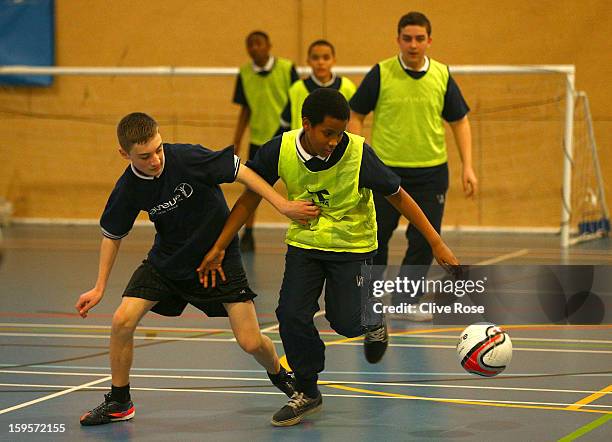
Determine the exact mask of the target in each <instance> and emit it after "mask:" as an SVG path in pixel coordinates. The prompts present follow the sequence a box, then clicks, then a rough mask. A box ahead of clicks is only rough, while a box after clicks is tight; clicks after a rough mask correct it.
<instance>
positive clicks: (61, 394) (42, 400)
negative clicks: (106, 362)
mask: <svg viewBox="0 0 612 442" xmlns="http://www.w3.org/2000/svg"><path fill="white" fill-rule="evenodd" d="M111 379H112V378H111V376H105V377H103V378H102V379H98V380H95V381H91V382H87V383H85V384H81V385H75V386H72V387H70V388H68V389H67V390H63V391H58V392H57V393H53V394H50V395H48V396H43V397H41V398H38V399H34V400H33V401H28V402H24V403H23V404H19V405H15V406H13V407H9V408H5V409H4V410H0V414H5V413H9V412H11V411H15V410H19V409H20V408H25V407H29V406H30V405H34V404H37V403H39V402H44V401H48V400H49V399H53V398H56V397H58V396H63V395H65V394H68V393H72V392H73V391H77V390H82V389H83V388H87V387H91V386H92V385H96V384H101V383H102V382H106V381H110V380H111ZM56 388H57V387H56Z"/></svg>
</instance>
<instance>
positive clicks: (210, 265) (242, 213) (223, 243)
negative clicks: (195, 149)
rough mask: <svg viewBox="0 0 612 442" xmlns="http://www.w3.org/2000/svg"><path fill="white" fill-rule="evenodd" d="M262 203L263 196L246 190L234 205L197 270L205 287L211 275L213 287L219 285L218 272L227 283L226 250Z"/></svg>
mask: <svg viewBox="0 0 612 442" xmlns="http://www.w3.org/2000/svg"><path fill="white" fill-rule="evenodd" d="M242 167H243V166H241V167H240V168H241V169H242ZM251 173H254V172H251ZM260 179H261V178H260ZM262 181H263V180H262ZM273 192H274V191H273ZM275 193H276V192H275ZM279 196H280V195H279ZM281 198H282V197H281ZM260 202H261V196H259V195H257V194H256V193H255V192H253V191H251V190H249V189H246V190H245V191H244V192H243V193H242V195H240V198H238V201H236V204H234V207H233V208H232V211H231V212H230V214H229V217H228V218H227V220H226V221H225V225H224V226H223V230H222V231H221V234H220V235H219V237H218V238H217V241H216V242H215V244H214V245H213V246H212V247H211V248H210V250H209V251H208V253H206V256H204V259H203V260H202V263H201V264H200V266H199V267H198V268H197V272H198V276H199V278H200V282H201V283H202V284H203V285H204V287H208V284H209V276H208V275H209V273H210V286H211V287H215V285H216V283H217V272H218V273H219V276H220V277H221V279H222V280H223V281H225V273H223V268H222V267H221V263H222V261H223V257H224V256H225V249H226V248H227V247H228V246H229V245H230V243H231V242H232V239H233V238H234V236H235V235H236V234H237V233H238V231H239V230H240V228H241V227H242V226H243V225H244V223H245V222H246V220H247V219H248V218H249V216H250V215H251V214H252V213H253V212H255V209H257V206H258V205H259V203H260Z"/></svg>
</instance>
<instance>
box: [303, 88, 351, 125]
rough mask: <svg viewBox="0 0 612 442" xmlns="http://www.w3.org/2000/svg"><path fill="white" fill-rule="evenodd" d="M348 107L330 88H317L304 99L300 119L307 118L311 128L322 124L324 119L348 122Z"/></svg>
mask: <svg viewBox="0 0 612 442" xmlns="http://www.w3.org/2000/svg"><path fill="white" fill-rule="evenodd" d="M350 116H351V110H350V108H349V105H348V103H347V101H346V98H344V95H342V94H341V93H340V92H338V91H337V90H335V89H331V88H319V89H316V90H314V91H313V92H311V93H310V95H308V97H306V100H304V104H303V105H302V117H306V118H308V121H310V124H311V125H312V126H316V125H317V124H320V123H322V122H323V120H324V119H325V117H332V118H335V119H337V120H344V121H348V119H349V117H350Z"/></svg>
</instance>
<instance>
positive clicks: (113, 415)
mask: <svg viewBox="0 0 612 442" xmlns="http://www.w3.org/2000/svg"><path fill="white" fill-rule="evenodd" d="M134 408H135V407H132V408H130V409H129V410H127V411H124V412H122V413H109V414H108V415H109V416H112V417H126V416H128V415H130V414H132V413H133V412H134Z"/></svg>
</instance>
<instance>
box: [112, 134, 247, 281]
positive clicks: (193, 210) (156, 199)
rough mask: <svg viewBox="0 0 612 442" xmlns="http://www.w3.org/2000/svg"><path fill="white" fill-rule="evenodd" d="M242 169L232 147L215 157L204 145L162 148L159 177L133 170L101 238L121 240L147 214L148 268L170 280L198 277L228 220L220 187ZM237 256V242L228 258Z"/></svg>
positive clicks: (117, 193) (120, 184)
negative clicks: (151, 231) (150, 230)
mask: <svg viewBox="0 0 612 442" xmlns="http://www.w3.org/2000/svg"><path fill="white" fill-rule="evenodd" d="M239 165H240V163H239V161H237V157H236V158H235V157H234V151H233V147H228V148H225V149H223V150H221V151H212V150H209V149H207V148H205V147H202V146H200V145H193V144H164V166H163V170H162V172H161V174H160V175H159V177H148V176H146V175H144V174H142V173H141V172H139V171H138V170H137V169H135V168H134V167H133V165H130V166H128V167H127V168H126V170H125V172H124V173H123V175H122V176H121V177H120V178H119V180H118V181H117V183H116V184H115V189H114V190H113V192H112V193H111V195H110V197H109V199H108V202H107V203H106V207H105V209H104V213H103V214H102V217H101V219H100V226H101V228H102V233H103V235H104V236H106V237H107V238H110V239H120V238H123V237H124V236H126V235H127V234H128V233H129V232H130V230H131V229H132V226H133V225H134V221H135V220H136V217H137V216H138V213H139V212H140V211H141V210H142V211H145V212H147V213H148V215H149V219H150V220H151V221H152V222H153V223H154V224H155V230H156V235H155V242H154V244H153V247H152V248H151V250H150V251H149V254H148V260H149V262H150V263H151V264H152V265H153V266H154V267H155V268H157V269H158V270H159V271H160V272H161V273H163V274H164V276H166V277H168V278H170V279H177V280H181V279H190V278H193V277H195V275H196V268H197V267H198V266H199V265H200V263H201V261H202V258H204V255H205V254H206V252H207V251H208V249H210V248H211V247H212V245H213V244H214V243H215V241H216V240H217V238H218V236H219V234H220V233H221V230H222V229H223V225H224V224H225V220H226V219H227V217H228V215H229V209H228V207H227V203H226V202H225V198H224V196H223V193H222V191H221V188H220V187H219V184H221V183H231V182H233V181H234V180H235V177H236V174H237V173H238V167H240V166H239ZM238 254H239V251H238V241H237V237H235V238H234V240H233V241H232V243H231V244H230V246H229V247H228V248H227V250H226V256H234V255H238Z"/></svg>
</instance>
